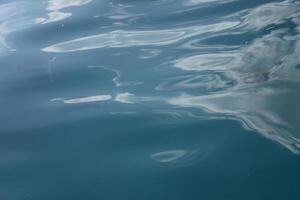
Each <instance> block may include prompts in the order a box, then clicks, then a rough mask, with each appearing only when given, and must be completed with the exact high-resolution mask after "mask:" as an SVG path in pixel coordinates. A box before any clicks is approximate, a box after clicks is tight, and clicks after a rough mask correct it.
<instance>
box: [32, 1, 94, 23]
mask: <svg viewBox="0 0 300 200" xmlns="http://www.w3.org/2000/svg"><path fill="white" fill-rule="evenodd" d="M92 1H93V0H50V1H49V2H48V5H47V8H46V10H48V11H50V12H49V13H48V18H47V19H46V18H37V19H36V20H35V22H36V23H38V24H47V23H51V22H56V21H61V20H63V19H66V18H68V17H71V16H72V13H65V12H61V11H60V10H61V9H64V8H68V7H72V6H82V5H85V4H88V3H90V2H92Z"/></svg>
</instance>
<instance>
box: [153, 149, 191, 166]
mask: <svg viewBox="0 0 300 200" xmlns="http://www.w3.org/2000/svg"><path fill="white" fill-rule="evenodd" d="M186 154H187V151H186V150H172V151H163V152H159V153H154V154H152V155H151V158H152V159H153V160H156V161H158V162H161V163H168V162H174V161H176V160H178V159H180V158H182V157H183V156H185V155H186Z"/></svg>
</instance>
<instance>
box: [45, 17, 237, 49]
mask: <svg viewBox="0 0 300 200" xmlns="http://www.w3.org/2000/svg"><path fill="white" fill-rule="evenodd" d="M238 24H239V22H220V23H216V24H211V25H205V26H194V27H186V28H178V29H166V30H155V31H124V30H117V31H112V32H108V33H102V34H98V35H92V36H87V37H82V38H78V39H75V40H71V41H67V42H62V43H59V44H55V45H53V46H49V47H46V48H44V49H42V51H45V52H57V53H64V52H74V51H82V50H90V49H97V48H107V47H108V48H112V47H131V46H142V45H145V46H147V45H153V46H162V45H170V44H174V43H176V42H179V41H180V40H183V39H186V38H188V37H192V36H195V35H198V34H204V33H214V32H218V31H222V30H226V29H230V28H233V27H235V26H237V25H238Z"/></svg>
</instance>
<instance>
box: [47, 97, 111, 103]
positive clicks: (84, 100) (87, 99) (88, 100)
mask: <svg viewBox="0 0 300 200" xmlns="http://www.w3.org/2000/svg"><path fill="white" fill-rule="evenodd" d="M111 98H112V97H111V95H96V96H88V97H81V98H74V99H66V100H65V99H61V98H56V99H52V100H51V101H52V102H53V101H62V102H63V103H66V104H79V103H91V102H98V101H108V100H110V99H111Z"/></svg>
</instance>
